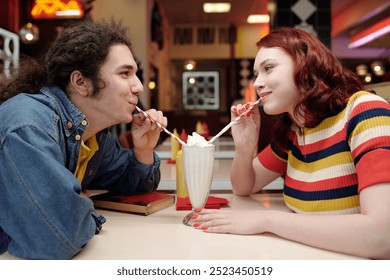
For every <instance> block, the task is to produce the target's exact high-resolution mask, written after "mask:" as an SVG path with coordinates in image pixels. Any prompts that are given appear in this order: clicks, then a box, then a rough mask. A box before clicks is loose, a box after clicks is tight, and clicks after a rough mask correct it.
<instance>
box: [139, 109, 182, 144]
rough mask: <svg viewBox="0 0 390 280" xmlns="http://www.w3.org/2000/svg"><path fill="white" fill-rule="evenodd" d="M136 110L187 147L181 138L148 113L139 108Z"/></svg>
mask: <svg viewBox="0 0 390 280" xmlns="http://www.w3.org/2000/svg"><path fill="white" fill-rule="evenodd" d="M135 108H136V109H137V110H138V111H140V112H141V113H142V114H143V115H144V116H145V117H146V118H148V119H149V120H150V121H151V122H153V123H155V124H157V126H158V127H159V128H161V129H162V130H164V131H165V132H166V133H167V134H168V135H169V136H171V137H173V138H175V139H176V140H177V141H178V142H179V143H180V144H182V145H187V144H186V143H185V142H183V141H182V140H180V138H179V137H177V136H176V135H174V134H173V133H172V132H170V131H169V130H168V129H166V128H165V127H163V126H162V125H161V124H160V123H159V122H157V121H155V120H153V119H152V118H151V117H150V116H149V115H148V114H147V113H146V112H144V111H143V110H141V109H140V108H139V107H138V106H135Z"/></svg>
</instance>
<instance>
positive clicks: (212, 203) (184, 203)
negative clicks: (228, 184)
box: [176, 196, 229, 210]
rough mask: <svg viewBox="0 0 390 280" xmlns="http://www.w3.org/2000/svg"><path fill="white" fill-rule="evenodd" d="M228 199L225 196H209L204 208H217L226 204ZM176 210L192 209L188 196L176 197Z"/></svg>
mask: <svg viewBox="0 0 390 280" xmlns="http://www.w3.org/2000/svg"><path fill="white" fill-rule="evenodd" d="M228 203H229V201H228V200H227V199H226V198H221V197H215V196H209V197H208V198H207V202H206V205H205V206H204V208H206V209H219V208H221V206H224V205H226V204H228ZM176 210H192V206H191V202H190V199H189V198H188V197H177V198H176Z"/></svg>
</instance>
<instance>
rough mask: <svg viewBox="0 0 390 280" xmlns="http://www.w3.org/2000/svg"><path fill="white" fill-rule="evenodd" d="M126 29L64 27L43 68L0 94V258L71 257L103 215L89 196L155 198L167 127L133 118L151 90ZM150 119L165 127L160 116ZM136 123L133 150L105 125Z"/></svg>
mask: <svg viewBox="0 0 390 280" xmlns="http://www.w3.org/2000/svg"><path fill="white" fill-rule="evenodd" d="M136 72H137V64H136V62H135V61H134V57H133V54H132V50H131V43H130V41H129V40H128V38H127V37H126V33H125V30H124V29H123V28H122V27H121V26H119V25H117V24H114V23H113V24H103V23H98V22H89V21H85V22H82V23H80V24H78V25H77V26H75V27H73V28H69V29H66V30H65V31H64V32H63V33H62V34H61V35H60V36H59V37H58V38H57V39H56V40H55V41H54V42H53V44H52V46H51V48H50V49H49V50H48V52H47V54H46V57H45V61H44V63H43V64H42V65H40V64H38V63H32V62H31V63H30V62H29V63H28V64H27V65H25V66H24V67H22V68H21V69H20V70H19V75H18V76H17V77H15V79H14V80H13V81H11V82H9V83H8V84H6V85H5V86H4V87H3V88H2V90H1V91H0V102H3V103H2V104H1V106H0V119H1V122H0V166H1V168H0V194H1V195H0V213H1V214H0V253H3V252H5V251H7V250H8V252H9V253H10V254H12V255H14V256H17V257H20V258H28V259H69V258H72V257H73V256H74V255H76V254H77V253H79V252H80V251H81V250H82V248H83V247H84V246H85V245H86V244H87V242H88V241H89V240H90V239H91V238H92V237H93V236H94V235H95V233H98V232H99V231H100V229H101V226H102V223H103V222H104V220H105V219H104V217H102V216H98V215H97V214H96V212H95V211H94V210H93V205H92V202H91V201H90V199H88V198H86V197H84V196H83V195H82V194H83V190H86V189H89V188H94V189H102V188H109V190H111V191H115V192H120V193H135V192H148V191H153V190H154V189H156V188H157V185H158V183H159V181H160V170H159V167H160V160H159V158H158V156H157V155H156V154H155V153H154V151H153V149H154V147H155V146H156V144H157V141H158V138H159V135H160V130H159V128H158V127H157V126H156V125H155V124H153V123H151V122H150V120H149V119H146V118H145V117H144V116H143V115H141V114H136V115H133V112H134V110H135V105H136V104H137V102H138V96H139V95H140V94H141V93H142V92H143V86H142V84H141V82H140V81H139V79H138V78H137V76H136ZM148 113H149V114H150V115H151V116H152V118H154V119H155V120H157V121H158V122H160V123H161V124H162V125H163V126H166V124H167V119H166V118H165V117H164V116H163V114H162V112H161V111H156V110H149V111H148ZM129 122H132V138H133V144H134V148H133V149H131V150H130V149H123V148H121V146H120V145H119V142H118V141H117V140H116V138H114V137H113V135H111V134H110V133H108V130H107V128H109V127H111V126H113V125H116V124H120V123H129Z"/></svg>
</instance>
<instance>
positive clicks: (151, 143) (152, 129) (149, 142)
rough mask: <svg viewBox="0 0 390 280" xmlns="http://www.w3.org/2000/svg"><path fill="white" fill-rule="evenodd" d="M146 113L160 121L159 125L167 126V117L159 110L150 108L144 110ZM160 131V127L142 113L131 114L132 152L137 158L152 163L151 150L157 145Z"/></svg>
mask: <svg viewBox="0 0 390 280" xmlns="http://www.w3.org/2000/svg"><path fill="white" fill-rule="evenodd" d="M146 113H147V114H148V115H149V116H150V117H151V118H152V119H153V120H154V121H156V122H158V123H160V124H161V126H163V127H166V126H167V123H168V121H167V118H166V117H164V116H163V113H162V112H161V111H157V110H155V109H150V110H148V111H146ZM160 132H161V128H159V127H158V125H157V124H156V123H155V122H152V121H151V120H150V119H149V118H146V117H145V116H144V115H143V114H141V113H140V114H135V115H133V121H132V126H131V134H132V138H133V144H134V153H135V156H136V158H137V160H139V161H140V162H143V163H153V160H154V159H153V150H154V148H155V147H156V145H157V142H158V139H159V137H160ZM145 156H146V158H145ZM150 156H152V157H150ZM151 160H152V161H151ZM150 161H151V162H150Z"/></svg>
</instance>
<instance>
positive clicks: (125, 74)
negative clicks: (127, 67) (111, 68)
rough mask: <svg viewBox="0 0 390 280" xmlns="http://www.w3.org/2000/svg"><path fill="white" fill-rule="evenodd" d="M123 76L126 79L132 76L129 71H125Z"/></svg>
mask: <svg viewBox="0 0 390 280" xmlns="http://www.w3.org/2000/svg"><path fill="white" fill-rule="evenodd" d="M121 75H122V76H124V77H128V76H129V75H130V72H129V71H125V72H122V73H121Z"/></svg>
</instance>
